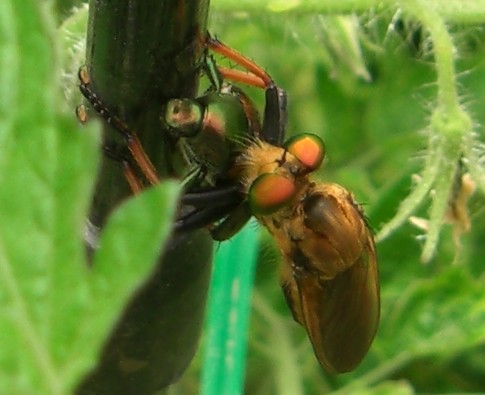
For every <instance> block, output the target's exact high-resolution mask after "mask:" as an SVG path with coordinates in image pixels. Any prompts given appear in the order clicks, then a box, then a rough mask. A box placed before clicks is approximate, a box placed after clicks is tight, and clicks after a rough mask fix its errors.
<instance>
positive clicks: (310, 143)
mask: <svg viewBox="0 0 485 395" xmlns="http://www.w3.org/2000/svg"><path fill="white" fill-rule="evenodd" d="M285 146H286V150H287V151H288V152H289V153H290V154H292V155H293V156H295V158H297V159H298V160H299V161H300V162H301V163H302V164H303V165H304V166H305V168H306V169H307V170H308V172H311V171H313V170H315V169H317V168H318V167H320V165H321V164H322V161H323V158H324V156H325V145H324V144H323V141H322V139H321V138H320V137H318V136H317V135H315V134H310V133H301V134H298V135H296V136H294V137H292V138H291V139H289V140H288V141H287V142H286V144H285Z"/></svg>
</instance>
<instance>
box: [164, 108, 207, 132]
mask: <svg viewBox="0 0 485 395" xmlns="http://www.w3.org/2000/svg"><path fill="white" fill-rule="evenodd" d="M203 118H204V110H203V107H202V106H201V105H200V103H197V102H196V101H194V100H191V99H172V100H170V101H169V102H168V103H167V105H166V107H165V111H164V115H163V116H162V121H163V122H165V123H166V124H167V125H168V126H169V127H171V128H172V129H174V130H176V131H177V136H178V137H193V136H195V135H196V134H197V133H198V132H199V131H200V129H201V127H202V121H203Z"/></svg>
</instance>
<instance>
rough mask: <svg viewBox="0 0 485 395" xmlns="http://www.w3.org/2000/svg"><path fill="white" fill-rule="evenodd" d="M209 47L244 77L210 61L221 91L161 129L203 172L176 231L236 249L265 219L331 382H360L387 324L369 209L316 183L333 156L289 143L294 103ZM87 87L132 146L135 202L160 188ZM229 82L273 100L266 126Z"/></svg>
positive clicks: (178, 112)
mask: <svg viewBox="0 0 485 395" xmlns="http://www.w3.org/2000/svg"><path fill="white" fill-rule="evenodd" d="M205 45H206V50H207V51H212V52H214V53H217V54H220V55H222V56H224V57H226V58H228V59H229V60H232V61H233V62H234V63H236V64H237V65H238V66H240V67H241V68H242V69H244V70H238V69H228V68H224V67H219V66H217V65H216V64H215V62H214V60H213V59H212V57H210V56H209V55H208V54H206V56H205V58H206V60H205V62H204V71H205V74H206V76H207V77H208V78H209V80H210V81H211V84H212V88H210V89H209V90H208V91H207V92H206V93H205V94H204V95H202V96H201V97H199V98H197V99H172V100H170V101H169V102H168V104H167V105H166V106H164V108H163V111H162V115H161V121H162V123H163V124H164V127H165V128H166V129H168V130H169V131H170V138H172V139H174V138H175V139H176V140H177V141H178V144H179V145H180V147H181V149H182V152H183V154H184V156H185V157H186V159H187V160H188V162H189V164H191V165H192V166H193V167H194V168H195V169H196V170H197V171H196V173H195V174H192V176H191V177H190V178H191V179H190V180H189V181H188V182H187V183H186V185H187V188H186V191H185V193H184V194H183V195H182V197H181V198H180V200H181V205H182V206H183V207H185V208H187V207H189V209H188V211H187V210H185V211H184V214H181V215H180V216H179V218H178V219H177V220H176V222H175V224H174V228H175V231H178V232H185V231H190V230H193V229H197V228H202V227H208V228H209V229H210V230H211V233H212V236H213V238H214V239H215V240H226V239H228V238H230V237H231V236H233V235H234V234H235V233H237V231H238V230H239V229H240V228H241V227H242V226H243V225H244V224H245V223H246V222H247V221H248V220H249V219H250V217H251V216H254V217H256V219H257V220H258V221H259V223H261V224H262V225H263V226H265V227H266V229H268V231H269V232H270V233H271V235H272V236H273V237H274V240H275V241H276V244H277V245H278V247H279V249H280V251H281V253H282V255H283V257H284V264H283V265H282V269H281V278H280V282H281V286H282V289H283V293H284V295H285V298H286V301H287V304H288V306H289V308H290V310H291V311H292V314H293V317H294V319H295V320H296V321H297V322H299V323H300V324H301V325H302V326H303V327H304V328H305V329H306V331H307V334H308V336H309V338H310V341H311V343H312V345H313V350H314V352H315V355H316V356H317V358H318V360H319V362H320V364H321V365H322V366H323V367H324V368H325V369H326V370H327V371H329V372H333V373H343V372H348V371H351V370H353V369H354V368H356V367H357V366H358V365H359V363H360V362H361V360H362V359H363V358H364V356H365V355H366V353H367V351H368V349H369V347H370V345H371V343H372V341H373V339H374V336H375V333H376V331H377V327H378V323H379V312H380V300H379V278H378V268H377V260H376V251H375V245H374V240H373V236H372V232H371V230H370V229H369V226H368V224H367V221H366V218H365V216H364V214H363V212H362V209H361V207H360V206H359V205H358V204H357V203H356V201H355V199H354V197H353V195H352V194H351V193H350V192H348V191H347V190H346V189H345V188H343V187H341V186H339V185H336V184H326V183H321V182H317V181H313V180H312V179H311V178H310V175H311V173H312V172H313V171H314V170H316V169H318V168H319V167H320V165H321V163H322V161H323V159H324V154H325V152H324V145H323V142H322V140H321V139H320V138H319V137H318V136H316V135H313V134H307V133H305V134H299V135H296V136H294V137H292V138H290V139H289V140H287V141H286V142H284V137H285V127H286V116H287V96H286V93H285V91H284V90H282V89H281V88H279V87H278V86H276V85H275V83H274V82H273V80H272V78H271V77H270V76H269V75H268V74H267V73H266V72H265V71H264V70H263V69H262V68H261V67H259V66H258V65H257V64H256V63H254V62H253V61H251V60H250V59H248V58H246V57H245V56H243V55H242V54H240V53H239V52H237V51H235V50H233V49H231V48H229V47H228V46H226V45H225V44H223V43H222V42H220V41H219V40H217V39H215V38H212V37H210V36H209V35H208V36H207V39H206V44H205ZM79 77H80V81H81V83H80V89H81V92H82V94H83V95H84V96H85V98H86V99H87V100H88V101H89V102H90V104H91V105H92V106H93V107H94V109H95V110H96V111H97V112H98V114H99V115H101V116H102V117H103V118H104V119H105V120H106V121H107V122H108V123H109V124H110V125H111V126H112V127H113V128H114V129H116V130H117V131H118V132H119V133H120V134H121V135H122V136H123V137H124V140H125V142H126V145H127V147H128V150H129V152H130V156H131V158H130V160H128V159H126V160H125V159H121V160H120V158H116V159H117V160H119V161H121V162H122V163H123V169H124V172H125V176H126V179H127V180H128V182H129V184H130V186H131V188H132V190H133V191H134V192H138V191H140V190H141V189H142V188H143V185H144V184H145V183H146V182H148V183H149V184H156V183H158V181H159V177H158V175H157V172H156V170H155V168H154V166H153V165H152V163H151V161H150V159H149V158H148V156H147V155H146V153H145V151H144V149H143V147H142V145H141V143H140V141H139V140H138V138H137V135H136V134H135V133H134V132H133V131H131V130H130V129H129V127H127V126H126V125H125V123H124V122H123V121H122V120H121V119H119V118H117V117H116V116H115V115H113V114H111V112H110V111H109V110H108V107H107V106H106V105H105V104H104V103H103V102H102V100H101V99H100V98H99V97H98V96H97V95H96V93H95V92H94V91H93V90H92V88H91V85H90V79H89V76H88V74H87V71H86V68H84V67H83V68H81V70H80V73H79ZM227 81H233V82H236V83H243V84H247V85H252V86H256V87H260V88H262V89H264V92H265V107H264V115H263V119H262V122H261V120H260V118H259V115H258V111H257V109H256V106H255V104H254V103H253V102H252V101H251V99H250V98H249V97H248V96H247V95H246V94H245V93H244V92H243V91H242V90H241V89H240V88H238V87H237V86H235V85H232V84H229V83H228V82H227ZM78 115H80V114H79V113H78ZM81 117H82V115H81ZM108 154H109V152H108ZM134 166H137V167H138V169H139V171H140V172H141V174H142V175H143V177H144V178H145V180H141V179H140V178H139V177H138V176H137V172H136V171H135V169H134Z"/></svg>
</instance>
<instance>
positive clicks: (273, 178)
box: [248, 173, 296, 215]
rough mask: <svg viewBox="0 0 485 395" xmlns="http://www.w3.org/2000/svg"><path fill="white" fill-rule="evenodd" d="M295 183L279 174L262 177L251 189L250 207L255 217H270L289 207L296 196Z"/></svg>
mask: <svg viewBox="0 0 485 395" xmlns="http://www.w3.org/2000/svg"><path fill="white" fill-rule="evenodd" d="M295 191H296V188H295V184H294V182H293V181H291V180H289V179H288V178H286V177H283V176H281V175H279V174H274V173H265V174H262V175H260V176H259V177H258V178H256V180H254V182H253V183H252V185H251V188H250V189H249V193H248V195H249V199H248V200H249V206H250V208H251V212H252V213H253V214H255V215H269V214H273V213H274V212H276V211H278V210H279V209H281V208H282V207H284V206H285V205H287V204H288V203H289V202H290V201H291V200H292V199H293V197H294V195H295Z"/></svg>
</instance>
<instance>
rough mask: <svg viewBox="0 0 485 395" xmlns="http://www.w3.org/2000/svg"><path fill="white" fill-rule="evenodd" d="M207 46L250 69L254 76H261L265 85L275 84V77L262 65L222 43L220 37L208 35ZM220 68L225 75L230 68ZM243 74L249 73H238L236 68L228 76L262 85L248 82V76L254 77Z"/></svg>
mask: <svg viewBox="0 0 485 395" xmlns="http://www.w3.org/2000/svg"><path fill="white" fill-rule="evenodd" d="M207 48H209V49H210V50H212V51H214V52H215V53H218V54H220V55H222V56H224V57H226V58H228V59H230V60H232V61H233V62H235V63H236V64H238V65H239V66H241V67H242V68H244V69H246V70H247V71H249V73H252V74H253V75H254V76H256V77H259V79H260V80H261V81H262V83H263V84H264V86H263V87H265V88H269V87H272V86H274V82H273V79H272V78H271V77H270V75H269V74H268V73H267V72H266V71H264V70H263V69H262V68H261V67H260V66H258V65H257V64H256V63H255V62H253V61H252V60H251V59H249V58H247V57H246V56H244V55H243V54H241V53H239V52H237V51H236V50H235V49H232V48H230V47H228V46H227V45H226V44H224V43H222V42H221V41H219V40H218V39H216V38H213V37H211V36H208V38H207ZM219 70H220V71H221V74H222V75H223V76H225V72H226V70H228V69H225V68H219ZM243 74H247V73H242V72H239V73H237V72H234V70H233V71H232V72H230V73H229V72H228V74H227V75H228V77H227V78H230V79H231V80H233V81H239V82H243V83H249V85H253V86H260V85H257V84H254V83H250V82H247V79H246V78H248V79H249V80H251V81H252V79H251V78H252V77H243V76H242V75H243Z"/></svg>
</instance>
